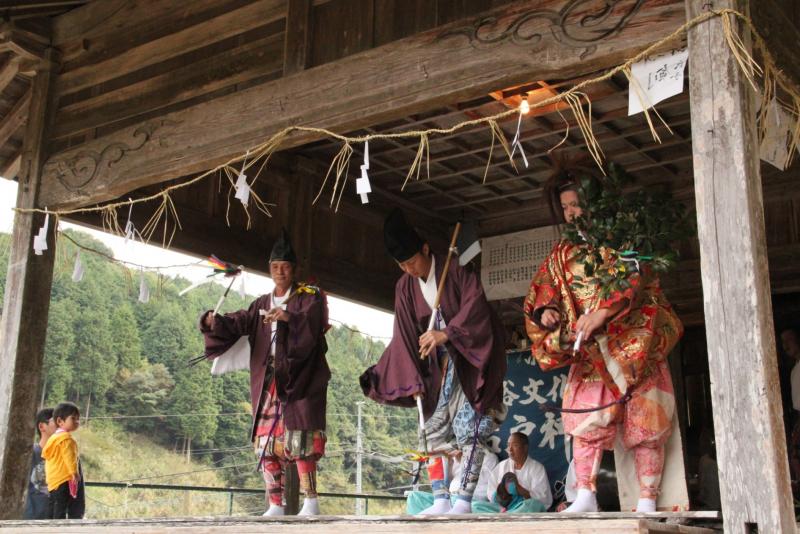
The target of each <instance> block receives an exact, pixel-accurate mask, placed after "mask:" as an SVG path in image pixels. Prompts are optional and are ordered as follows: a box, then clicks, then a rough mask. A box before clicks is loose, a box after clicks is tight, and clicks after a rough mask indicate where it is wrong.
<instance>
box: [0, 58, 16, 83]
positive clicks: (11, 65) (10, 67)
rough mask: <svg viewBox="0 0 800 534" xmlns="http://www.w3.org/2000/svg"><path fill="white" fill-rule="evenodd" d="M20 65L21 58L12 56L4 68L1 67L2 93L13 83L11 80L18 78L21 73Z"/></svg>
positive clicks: (0, 81)
mask: <svg viewBox="0 0 800 534" xmlns="http://www.w3.org/2000/svg"><path fill="white" fill-rule="evenodd" d="M19 63H20V58H18V57H16V56H11V57H10V58H8V60H7V61H6V62H5V63H3V66H2V67H0V92H2V91H3V90H4V89H5V88H6V87H8V84H10V83H11V80H13V79H14V77H16V75H17V74H18V73H19Z"/></svg>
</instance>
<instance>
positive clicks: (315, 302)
mask: <svg viewBox="0 0 800 534" xmlns="http://www.w3.org/2000/svg"><path fill="white" fill-rule="evenodd" d="M289 307H290V308H294V306H289ZM286 313H287V314H288V315H289V321H288V322H286V323H278V324H279V326H278V327H279V328H281V329H282V328H283V325H286V328H288V332H286V353H285V354H286V356H285V358H282V357H281V355H282V354H281V353H282V352H283V351H276V354H275V358H276V360H275V367H276V370H277V372H278V373H279V374H280V375H281V376H282V377H283V380H282V384H281V389H282V391H283V393H284V394H285V398H284V399H283V400H287V401H293V400H297V399H299V398H302V397H304V396H306V394H307V392H308V390H309V387H310V386H311V382H313V381H314V380H315V376H316V375H317V374H318V373H320V372H321V371H322V370H320V369H308V368H307V366H308V364H309V361H310V360H311V357H312V356H313V355H315V354H316V352H317V351H318V350H320V347H319V344H320V343H324V342H325V340H324V338H323V335H324V334H323V328H324V323H325V317H326V316H327V309H326V305H325V300H324V299H323V298H322V296H321V295H320V294H316V295H309V296H303V297H301V298H298V299H297V308H295V309H293V310H287V312H286ZM279 335H280V333H279ZM324 383H325V384H327V381H325V382H324Z"/></svg>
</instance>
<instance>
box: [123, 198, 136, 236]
mask: <svg viewBox="0 0 800 534" xmlns="http://www.w3.org/2000/svg"><path fill="white" fill-rule="evenodd" d="M128 201H131V199H130V198H128ZM132 212H133V203H131V205H130V206H128V221H127V222H126V223H125V244H126V245H127V244H128V240H131V239H135V237H136V228H134V226H133V221H131V213H132Z"/></svg>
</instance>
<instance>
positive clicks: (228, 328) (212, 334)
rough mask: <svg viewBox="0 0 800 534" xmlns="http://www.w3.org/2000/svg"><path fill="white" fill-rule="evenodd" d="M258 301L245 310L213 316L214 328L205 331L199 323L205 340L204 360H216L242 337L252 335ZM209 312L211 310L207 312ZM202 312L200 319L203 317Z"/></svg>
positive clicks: (255, 324) (256, 322)
mask: <svg viewBox="0 0 800 534" xmlns="http://www.w3.org/2000/svg"><path fill="white" fill-rule="evenodd" d="M259 300H260V299H256V300H254V301H253V302H252V303H251V304H250V306H249V307H248V308H247V309H246V310H239V311H235V312H231V313H226V314H225V315H220V314H217V315H215V316H214V327H213V328H211V329H207V328H205V327H204V326H203V323H202V320H201V321H200V331H201V332H202V333H203V337H204V338H205V345H206V350H205V355H206V358H216V357H217V356H220V355H221V354H223V353H224V352H225V351H226V350H228V349H230V348H231V347H232V346H233V345H234V343H236V342H237V341H239V338H241V337H242V336H250V335H252V334H253V333H254V332H255V331H256V328H257V325H258V319H259V316H258V310H259V308H260V306H259ZM209 311H211V310H209ZM206 313H208V312H204V313H203V315H201V318H202V317H205V314H206Z"/></svg>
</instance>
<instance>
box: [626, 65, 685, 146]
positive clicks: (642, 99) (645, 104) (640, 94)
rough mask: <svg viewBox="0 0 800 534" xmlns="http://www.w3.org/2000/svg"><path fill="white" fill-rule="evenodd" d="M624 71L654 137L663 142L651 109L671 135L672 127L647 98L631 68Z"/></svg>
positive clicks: (658, 141)
mask: <svg viewBox="0 0 800 534" xmlns="http://www.w3.org/2000/svg"><path fill="white" fill-rule="evenodd" d="M622 72H623V74H625V77H626V78H628V87H629V90H630V88H633V91H634V94H635V95H636V98H638V99H639V104H641V106H642V111H643V112H644V118H645V120H647V126H648V127H649V128H650V133H651V134H652V135H653V139H654V140H655V141H656V143H658V144H661V137H660V136H659V135H658V132H657V131H656V127H655V126H654V125H653V119H651V118H650V110H653V113H655V115H656V117H658V120H660V121H661V124H663V125H664V128H666V129H667V131H668V132H669V133H670V135H673V132H672V128H670V127H669V124H667V121H665V120H664V118H663V117H662V116H661V114H660V113H659V112H658V110H657V109H656V107H655V106H654V105H653V104H651V103H650V101H649V100H648V99H647V97H646V96H645V94H644V90H643V89H642V86H641V85H639V80H637V79H636V77H635V76H634V75H633V73H632V72H631V69H630V68H625V69H622Z"/></svg>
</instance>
